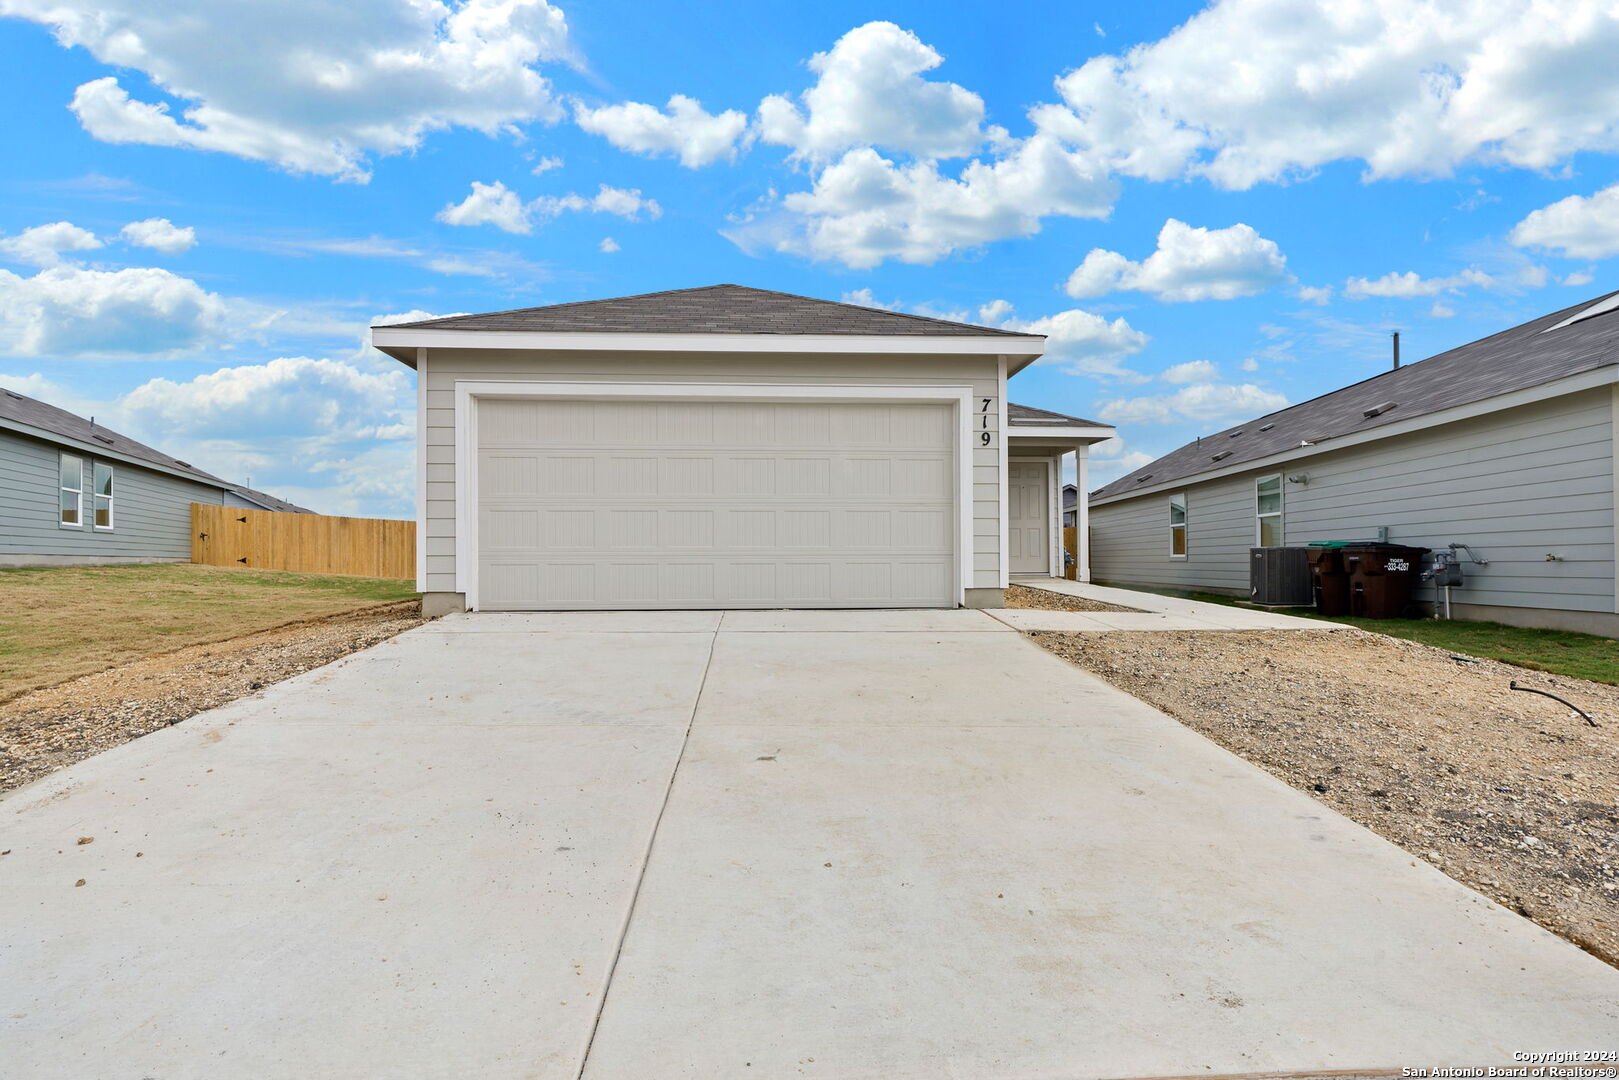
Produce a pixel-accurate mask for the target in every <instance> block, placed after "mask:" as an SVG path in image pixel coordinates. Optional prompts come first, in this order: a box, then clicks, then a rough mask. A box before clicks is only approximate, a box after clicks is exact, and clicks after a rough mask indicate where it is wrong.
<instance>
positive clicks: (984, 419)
mask: <svg viewBox="0 0 1619 1080" xmlns="http://www.w3.org/2000/svg"><path fill="white" fill-rule="evenodd" d="M978 400H979V401H980V402H981V403H982V404H981V405H980V406H979V409H978V426H979V428H980V429H981V430H980V431H979V432H978V442H979V445H981V446H989V445H990V444H991V443H993V442H994V441H995V436H994V435H993V434H991V432H990V430H989V410H990V407H991V406H992V405H994V404H995V399H994V398H979V399H978Z"/></svg>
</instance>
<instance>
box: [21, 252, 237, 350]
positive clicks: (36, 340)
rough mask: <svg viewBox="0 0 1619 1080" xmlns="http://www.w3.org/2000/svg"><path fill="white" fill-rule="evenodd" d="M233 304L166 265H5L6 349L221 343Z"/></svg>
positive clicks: (188, 346)
mask: <svg viewBox="0 0 1619 1080" xmlns="http://www.w3.org/2000/svg"><path fill="white" fill-rule="evenodd" d="M227 321H228V320H227V305H226V302H225V301H224V300H223V299H221V298H220V297H219V296H218V295H216V294H214V293H211V292H208V291H206V290H205V289H203V288H202V286H200V285H198V284H197V283H196V282H195V281H192V280H191V279H189V278H184V277H180V276H178V275H176V274H171V273H170V272H169V271H167V270H160V269H156V268H152V267H137V268H131V269H126V270H84V269H80V268H77V267H66V266H58V267H51V268H49V269H45V270H41V271H40V272H39V273H37V274H35V275H34V276H33V277H26V278H25V277H18V276H17V275H15V274H10V273H7V272H6V271H4V270H0V350H3V351H4V353H5V354H6V355H11V356H55V357H74V356H162V355H175V354H182V353H187V352H194V351H196V350H198V349H201V348H203V347H205V346H210V345H216V346H217V345H222V344H224V343H225V342H226V341H227V339H228V336H229V335H228V327H227Z"/></svg>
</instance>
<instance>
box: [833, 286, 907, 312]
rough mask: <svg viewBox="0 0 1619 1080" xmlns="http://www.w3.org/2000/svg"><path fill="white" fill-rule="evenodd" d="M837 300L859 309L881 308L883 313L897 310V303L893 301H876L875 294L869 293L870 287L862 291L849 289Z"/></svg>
mask: <svg viewBox="0 0 1619 1080" xmlns="http://www.w3.org/2000/svg"><path fill="white" fill-rule="evenodd" d="M838 299H839V300H842V301H843V302H844V303H845V304H855V305H858V306H859V307H869V308H881V309H882V310H883V311H898V310H899V301H897V300H895V301H892V302H889V303H884V302H883V301H881V300H879V299H877V296H876V294H874V293H873V292H872V291H871V288H870V286H867V287H865V288H862V289H850V290H849V291H847V292H845V293H844V294H843V295H842V296H840V297H838Z"/></svg>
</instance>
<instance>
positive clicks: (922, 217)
mask: <svg viewBox="0 0 1619 1080" xmlns="http://www.w3.org/2000/svg"><path fill="white" fill-rule="evenodd" d="M1114 194H1115V187H1114V185H1113V183H1112V182H1111V181H1109V180H1108V179H1107V178H1106V177H1104V176H1101V175H1098V174H1096V173H1094V172H1092V171H1090V170H1089V168H1088V166H1087V165H1086V164H1085V162H1084V161H1083V160H1082V159H1081V158H1079V157H1078V156H1077V155H1074V154H1071V153H1069V152H1068V151H1066V150H1064V149H1063V148H1062V147H1061V146H1060V145H1059V144H1058V143H1057V141H1056V140H1055V139H1052V138H1050V137H1047V136H1044V135H1039V134H1036V135H1034V136H1031V137H1030V138H1028V139H1025V140H1023V141H1021V142H1017V143H1016V144H1015V146H1014V147H1013V148H1012V149H1011V151H1010V152H1009V153H1008V154H1007V155H1006V156H1004V157H1001V158H999V159H997V160H994V161H992V162H990V163H988V164H986V163H985V162H982V161H976V160H975V161H972V162H969V163H968V165H967V166H966V167H965V168H964V169H963V170H962V171H961V175H960V177H959V178H951V177H949V176H946V175H944V174H942V173H941V172H940V171H939V167H938V164H937V163H936V162H933V161H916V162H911V163H909V164H896V163H895V162H893V161H890V160H889V159H887V158H884V157H883V156H882V155H880V154H878V153H877V151H875V150H873V149H870V148H863V149H859V150H851V151H849V152H848V153H847V154H845V155H844V156H843V157H842V158H840V159H838V161H836V162H835V163H833V164H832V165H830V166H828V167H827V168H826V169H824V170H823V171H822V172H821V173H820V174H819V175H818V176H817V177H816V178H815V183H814V185H813V187H812V189H811V190H809V191H802V192H795V193H793V194H790V195H788V196H786V197H785V198H784V199H783V200H782V206H783V208H784V209H785V210H786V211H787V217H786V219H784V220H773V219H767V221H766V222H765V223H763V225H762V227H761V226H743V227H741V228H733V229H730V230H727V231H726V233H725V235H726V236H728V237H730V238H731V239H732V240H733V241H734V242H736V243H738V244H739V245H740V246H742V247H743V249H744V250H750V249H752V248H754V247H759V246H764V247H769V248H773V249H775V250H777V251H782V252H789V253H793V254H801V255H807V256H808V257H810V258H812V259H815V260H835V261H837V262H841V263H843V264H844V265H846V266H850V267H853V268H855V269H867V268H870V267H873V266H876V265H877V264H878V263H880V262H882V261H883V260H885V259H898V260H900V261H901V262H907V263H922V264H926V263H934V262H937V261H938V260H940V259H942V258H944V257H945V256H946V255H949V254H950V253H952V252H954V251H957V250H960V249H962V248H971V247H977V246H979V245H982V244H987V243H990V242H991V241H995V240H1000V239H1004V238H1006V237H1010V236H1032V235H1033V234H1035V233H1037V232H1039V231H1040V219H1041V218H1043V217H1047V216H1051V215H1063V216H1067V217H1091V218H1101V217H1106V216H1107V214H1108V212H1109V210H1110V209H1111V207H1112V203H1113V197H1114Z"/></svg>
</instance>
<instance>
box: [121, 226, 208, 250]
mask: <svg viewBox="0 0 1619 1080" xmlns="http://www.w3.org/2000/svg"><path fill="white" fill-rule="evenodd" d="M118 235H119V236H121V237H123V238H124V242H125V243H127V244H134V245H135V246H136V247H144V248H151V249H152V250H153V251H157V252H161V253H162V254H164V255H183V254H185V253H186V252H188V251H190V250H191V249H192V248H193V247H195V246H196V244H197V231H196V230H195V229H193V228H191V227H190V226H187V227H185V228H181V227H179V226H178V225H176V224H175V223H174V222H172V221H170V220H169V219H168V218H160V217H155V218H147V219H146V220H145V221H131V222H130V223H129V224H128V225H125V226H124V227H123V228H122V229H120V230H119V231H118Z"/></svg>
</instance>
